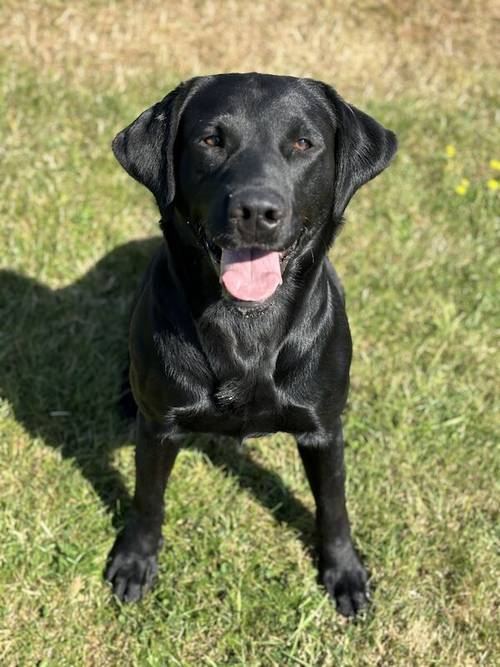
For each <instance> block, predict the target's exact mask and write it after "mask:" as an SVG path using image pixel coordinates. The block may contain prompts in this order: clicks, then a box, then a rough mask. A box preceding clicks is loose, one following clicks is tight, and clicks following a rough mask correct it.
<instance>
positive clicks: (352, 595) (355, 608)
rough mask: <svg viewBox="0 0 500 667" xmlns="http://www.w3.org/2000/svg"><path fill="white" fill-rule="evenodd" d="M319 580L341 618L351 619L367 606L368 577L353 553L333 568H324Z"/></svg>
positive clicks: (368, 596)
mask: <svg viewBox="0 0 500 667" xmlns="http://www.w3.org/2000/svg"><path fill="white" fill-rule="evenodd" d="M320 578H321V581H322V583H323V586H324V587H325V588H326V590H327V592H328V595H329V596H330V598H331V600H332V601H333V602H334V603H335V607H336V608H337V611H338V612H339V613H340V614H342V616H346V617H348V618H352V617H354V616H356V614H358V613H359V612H360V611H361V610H362V609H364V608H365V607H366V606H367V604H368V602H369V599H370V591H369V587H368V575H367V573H366V570H365V568H364V567H363V565H362V564H361V561H360V560H359V558H358V556H357V555H356V554H355V552H354V551H353V552H352V554H350V555H349V557H348V558H343V559H342V560H341V561H340V562H338V563H337V564H336V565H335V566H332V567H324V568H323V569H322V571H321V573H320Z"/></svg>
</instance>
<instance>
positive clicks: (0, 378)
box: [0, 238, 313, 551]
mask: <svg viewBox="0 0 500 667" xmlns="http://www.w3.org/2000/svg"><path fill="white" fill-rule="evenodd" d="M159 243H161V239H159V238H153V239H147V240H139V241H131V242H129V243H126V244H124V245H122V246H119V247H118V248H116V249H115V250H113V251H112V252H110V253H109V254H107V255H106V256H105V257H103V258H102V259H101V260H100V261H99V262H98V263H97V264H96V265H95V266H94V267H93V268H92V269H91V270H89V271H88V273H86V274H85V275H84V276H83V277H82V278H80V279H79V280H77V281H75V282H74V283H73V284H71V285H69V286H68V287H65V288H62V289H57V290H52V289H50V288H47V287H46V286H44V285H42V284H40V283H39V282H37V281H36V280H33V279H31V278H28V277H25V276H22V275H20V274H18V273H15V272H12V271H1V272H0V317H1V320H2V325H3V326H2V329H3V333H2V334H1V338H2V341H1V347H0V364H1V368H2V371H1V375H0V393H1V395H2V396H3V397H5V398H6V399H7V401H8V403H9V404H10V406H11V407H12V410H13V411H14V415H15V417H16V419H17V420H18V421H19V422H20V423H21V424H22V425H23V426H24V428H25V429H26V430H27V431H28V432H29V433H30V434H31V435H32V436H33V437H40V438H41V439H42V440H43V442H44V443H45V444H46V445H48V446H51V447H55V448H58V449H59V450H60V452H61V454H62V456H63V457H65V458H69V459H71V460H72V461H74V463H75V464H76V465H77V466H78V468H79V469H80V471H81V472H82V474H83V475H84V477H85V478H86V479H88V480H89V482H90V483H91V484H92V486H93V487H94V489H95V491H96V492H97V494H98V495H99V497H100V499H101V500H102V502H103V503H104V505H105V507H106V508H107V509H108V510H109V511H110V512H111V514H112V517H113V523H114V525H115V527H120V526H121V525H122V524H123V519H124V515H125V514H126V511H127V509H128V507H129V505H130V501H131V499H130V496H129V494H128V492H127V489H126V486H125V484H124V482H123V479H122V477H121V475H120V473H119V472H118V471H117V470H116V469H115V468H114V467H113V465H112V453H113V450H114V448H116V447H119V446H121V445H123V444H124V442H126V441H127V439H128V438H127V432H129V431H130V428H129V425H127V423H126V422H125V420H124V418H123V415H121V414H120V409H119V408H118V405H119V403H120V398H123V396H122V397H121V396H120V392H121V391H122V387H123V372H124V368H126V364H127V328H128V318H129V311H130V307H131V303H132V300H133V296H134V294H135V292H136V290H137V287H138V285H139V284H140V280H141V275H142V273H143V272H144V270H145V268H146V266H147V263H148V260H149V258H150V257H151V255H152V254H153V252H154V251H155V249H156V248H157V247H158V245H159ZM190 446H191V447H195V448H197V449H198V450H200V451H202V452H203V453H204V454H205V455H206V456H207V457H208V458H209V459H210V460H211V461H212V463H213V464H214V465H216V466H218V467H220V468H222V469H223V470H224V471H226V472H227V473H228V474H231V475H232V476H234V478H235V479H236V480H237V481H238V483H239V485H240V486H241V487H242V488H243V489H246V490H247V491H249V492H251V493H252V494H253V495H254V496H255V498H256V499H257V500H258V501H259V502H260V503H261V504H262V505H264V506H265V507H267V508H268V509H269V510H270V511H272V513H273V516H274V517H275V519H276V520H277V521H279V522H285V523H287V524H288V525H290V526H291V527H292V528H293V529H294V530H295V531H296V532H297V533H298V535H299V537H300V539H301V540H302V541H303V543H304V545H305V546H306V548H307V550H308V551H311V547H312V534H313V519H312V516H311V514H310V512H309V510H308V509H307V508H306V507H305V506H304V505H303V504H302V503H301V502H300V501H299V500H297V499H296V498H295V497H294V496H293V494H292V493H291V492H290V490H289V489H288V488H287V487H286V486H285V485H284V484H283V482H282V480H281V478H280V477H279V475H277V474H276V473H274V472H272V471H269V470H266V469H265V468H264V467H262V466H261V465H259V464H258V463H256V462H255V461H253V460H252V458H251V457H250V455H249V454H248V451H247V450H246V448H245V447H243V448H237V447H233V448H228V447H227V444H226V446H224V444H223V443H218V441H217V439H216V438H208V437H200V438H195V439H193V440H192V441H191V442H190Z"/></svg>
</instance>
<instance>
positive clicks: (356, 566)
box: [297, 419, 368, 616]
mask: <svg viewBox="0 0 500 667" xmlns="http://www.w3.org/2000/svg"><path fill="white" fill-rule="evenodd" d="M297 443H298V447H299V452H300V455H301V457H302V461H303V463H304V467H305V470H306V474H307V478H308V480H309V484H310V486H311V490H312V492H313V495H314V499H315V501H316V518H317V525H318V532H319V573H320V578H321V582H322V583H323V585H324V586H325V588H326V590H327V591H328V594H329V595H330V597H331V598H332V599H333V600H334V601H335V604H336V607H337V609H338V611H339V612H340V613H341V614H343V615H344V616H355V615H356V613H357V612H358V611H359V610H360V609H361V608H362V607H364V606H365V605H366V603H367V601H368V586H367V580H368V577H367V574H366V571H365V569H364V567H363V565H362V563H361V561H360V559H359V557H358V555H357V553H356V551H355V549H354V546H353V543H352V539H351V529H350V525H349V517H348V515H347V509H346V504H345V490H344V479H345V473H344V441H343V436H342V424H341V422H340V419H339V420H338V421H337V424H336V426H335V429H334V431H333V433H332V434H331V437H330V438H328V439H325V441H324V442H321V443H318V442H314V444H312V443H310V442H308V440H307V439H306V438H304V439H301V438H298V439H297Z"/></svg>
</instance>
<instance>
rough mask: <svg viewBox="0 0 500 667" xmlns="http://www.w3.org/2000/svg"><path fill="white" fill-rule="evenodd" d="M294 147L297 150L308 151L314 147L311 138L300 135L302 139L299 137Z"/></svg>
mask: <svg viewBox="0 0 500 667" xmlns="http://www.w3.org/2000/svg"><path fill="white" fill-rule="evenodd" d="M293 147H294V148H295V150H296V151H308V150H309V149H310V148H311V147H312V143H311V142H310V141H309V139H305V138H304V137H300V139H297V141H295V142H294V144H293Z"/></svg>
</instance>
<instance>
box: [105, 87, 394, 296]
mask: <svg viewBox="0 0 500 667" xmlns="http://www.w3.org/2000/svg"><path fill="white" fill-rule="evenodd" d="M396 146H397V144H396V137H395V135H394V133H393V132H391V131H390V130H386V129H385V128H383V127H382V126H381V125H380V124H379V123H377V122H376V121H375V120H374V119H373V118H371V117H370V116H368V115H366V114H365V113H363V112H362V111H359V110H358V109H356V108H355V107H353V106H351V105H349V104H347V103H346V102H344V101H343V100H342V99H341V98H340V97H339V96H338V95H337V93H336V92H335V91H334V90H333V89H332V88H330V87H329V86H327V85H325V84H323V83H320V82H318V81H313V80H310V79H297V78H293V77H287V76H271V75H262V74H221V75H217V76H207V77H199V78H195V79H191V80H190V81H188V82H186V83H183V84H181V85H180V86H179V87H178V88H176V89H175V90H174V91H172V92H171V93H170V94H169V95H167V96H166V97H165V98H164V99H163V100H162V101H161V102H158V103H157V104H155V105H154V106H153V107H151V108H150V109H148V110H147V111H145V112H144V113H142V114H141V115H140V116H139V117H138V118H137V119H136V120H135V121H134V122H133V123H132V124H131V125H129V126H128V127H127V128H126V129H125V130H123V131H122V132H120V133H119V134H118V135H117V137H116V138H115V140H114V142H113V151H114V154H115V156H116V158H117V159H118V161H119V162H120V164H121V165H122V166H123V167H124V169H125V170H126V171H127V172H128V173H129V174H130V175H131V176H133V177H134V178H135V179H137V180H138V181H139V182H140V183H142V184H144V185H145V186H146V187H148V188H149V189H150V190H151V191H152V192H153V194H154V195H155V197H156V200H157V202H158V206H159V208H160V211H161V214H162V217H163V220H164V221H167V224H168V220H169V218H172V217H173V216H172V212H173V211H174V210H175V211H176V212H177V215H178V216H180V217H181V218H182V220H184V221H185V222H186V224H187V223H188V222H189V224H190V225H191V228H192V229H194V233H195V234H196V237H197V240H198V242H199V243H201V244H202V245H203V246H204V247H205V250H206V252H207V254H208V256H209V257H210V258H211V260H212V262H213V264H214V267H216V269H217V267H219V269H218V270H220V276H221V282H222V284H223V285H224V287H225V289H226V290H227V292H228V293H229V295H231V296H232V297H233V298H235V299H238V300H241V301H254V302H262V301H265V300H266V299H268V298H269V297H270V296H271V295H272V294H273V293H274V292H275V291H276V289H277V287H278V285H280V284H281V282H282V280H283V275H282V274H285V267H288V265H289V264H290V265H293V263H294V262H297V261H298V260H299V259H300V257H305V256H306V254H307V251H308V250H312V249H313V247H314V244H316V252H317V249H318V248H319V250H320V252H321V253H322V252H324V251H325V250H326V249H327V247H328V245H329V244H330V243H331V241H332V239H333V236H334V233H335V229H336V228H337V227H338V225H339V223H340V221H341V218H342V214H343V212H344V210H345V208H346V206H347V204H348V202H349V200H350V199H351V197H352V196H353V194H354V193H355V192H356V190H357V189H358V188H359V187H360V186H361V185H363V183H366V182H367V181H369V180H370V179H372V178H373V177H374V176H376V175H377V174H379V173H380V172H381V171H382V170H383V169H384V168H385V167H386V166H387V165H388V163H389V161H390V159H391V158H392V156H393V155H394V153H395V151H396ZM310 255H311V257H314V252H313V253H310Z"/></svg>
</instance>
